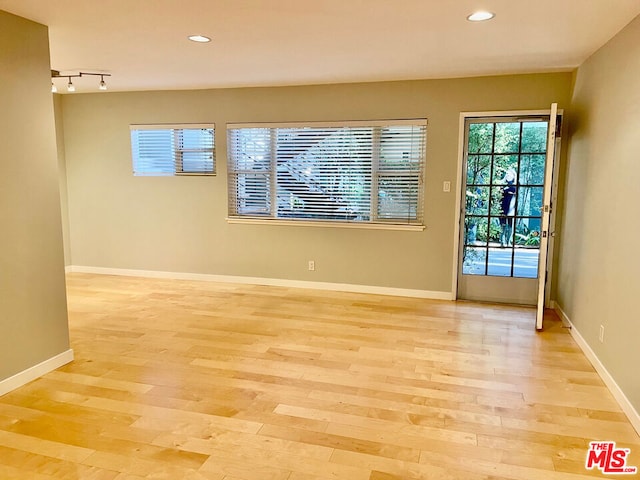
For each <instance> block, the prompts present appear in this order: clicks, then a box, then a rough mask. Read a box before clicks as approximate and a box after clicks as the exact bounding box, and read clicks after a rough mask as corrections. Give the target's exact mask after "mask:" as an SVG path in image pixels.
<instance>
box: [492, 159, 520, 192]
mask: <svg viewBox="0 0 640 480" xmlns="http://www.w3.org/2000/svg"><path fill="white" fill-rule="evenodd" d="M517 171H518V155H496V156H494V157H493V179H492V180H493V181H492V183H494V184H503V185H504V184H506V183H507V175H509V178H511V177H513V178H512V179H511V181H512V182H515V181H516V172H517Z"/></svg>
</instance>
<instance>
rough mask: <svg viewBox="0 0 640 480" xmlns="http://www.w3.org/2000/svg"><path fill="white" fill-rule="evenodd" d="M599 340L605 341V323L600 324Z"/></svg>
mask: <svg viewBox="0 0 640 480" xmlns="http://www.w3.org/2000/svg"><path fill="white" fill-rule="evenodd" d="M598 340H600V343H604V325H600V333H599V334H598Z"/></svg>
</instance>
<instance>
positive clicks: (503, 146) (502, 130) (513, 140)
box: [494, 122, 520, 153]
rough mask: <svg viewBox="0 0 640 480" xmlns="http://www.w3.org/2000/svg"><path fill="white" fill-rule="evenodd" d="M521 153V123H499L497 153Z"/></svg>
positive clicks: (496, 143) (496, 142)
mask: <svg viewBox="0 0 640 480" xmlns="http://www.w3.org/2000/svg"><path fill="white" fill-rule="evenodd" d="M519 151H520V122H514V123H497V124H496V139H495V147H494V152H495V153H516V152H519Z"/></svg>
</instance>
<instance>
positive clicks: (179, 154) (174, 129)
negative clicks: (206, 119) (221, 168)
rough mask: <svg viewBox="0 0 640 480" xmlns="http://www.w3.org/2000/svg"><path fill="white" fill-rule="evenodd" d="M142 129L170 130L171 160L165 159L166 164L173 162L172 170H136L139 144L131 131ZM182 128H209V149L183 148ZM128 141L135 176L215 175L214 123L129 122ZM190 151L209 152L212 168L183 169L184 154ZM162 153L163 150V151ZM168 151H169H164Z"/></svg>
mask: <svg viewBox="0 0 640 480" xmlns="http://www.w3.org/2000/svg"><path fill="white" fill-rule="evenodd" d="M144 130H157V131H161V130H166V131H168V132H170V135H171V138H172V144H173V148H172V149H171V156H172V161H167V162H166V163H167V165H170V164H171V163H172V164H173V172H159V171H151V170H147V171H142V170H138V171H137V170H136V154H135V151H136V148H139V146H135V145H134V139H133V133H134V132H136V131H144ZM184 130H211V131H212V132H211V134H212V137H211V138H212V143H211V149H209V148H184V147H183V146H182V145H181V142H180V135H181V133H180V132H181V131H184ZM129 132H130V143H131V166H132V169H133V175H134V176H135V177H173V176H176V177H182V176H210V177H211V176H216V175H217V162H216V140H215V137H216V126H215V123H145V124H131V125H129ZM191 152H202V153H206V152H211V162H212V170H211V171H208V170H185V169H184V155H185V153H191ZM163 153H164V152H163ZM166 153H169V152H166Z"/></svg>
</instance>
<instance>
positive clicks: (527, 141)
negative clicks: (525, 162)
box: [521, 122, 547, 153]
mask: <svg viewBox="0 0 640 480" xmlns="http://www.w3.org/2000/svg"><path fill="white" fill-rule="evenodd" d="M521 150H522V152H523V153H541V152H546V151H547V122H524V123H523V124H522V149H521Z"/></svg>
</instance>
